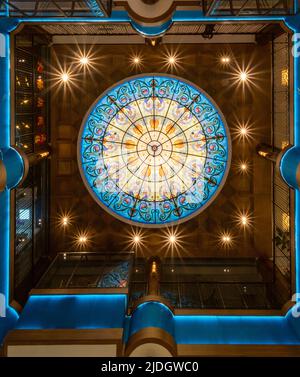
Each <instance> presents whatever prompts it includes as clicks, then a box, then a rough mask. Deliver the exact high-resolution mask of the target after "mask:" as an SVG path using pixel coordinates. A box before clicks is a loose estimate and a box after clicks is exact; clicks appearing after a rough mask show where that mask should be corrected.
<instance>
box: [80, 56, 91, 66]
mask: <svg viewBox="0 0 300 377" xmlns="http://www.w3.org/2000/svg"><path fill="white" fill-rule="evenodd" d="M79 62H80V64H81V65H88V64H89V62H90V61H89V58H88V57H87V56H82V57H81V58H80V60H79Z"/></svg>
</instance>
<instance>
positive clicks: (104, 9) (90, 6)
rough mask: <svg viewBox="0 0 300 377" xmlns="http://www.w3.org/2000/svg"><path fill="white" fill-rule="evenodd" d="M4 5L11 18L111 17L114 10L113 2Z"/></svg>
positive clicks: (10, 0)
mask: <svg viewBox="0 0 300 377" xmlns="http://www.w3.org/2000/svg"><path fill="white" fill-rule="evenodd" d="M3 3H4V4H3V5H4V6H5V5H6V6H8V8H9V15H10V17H41V16H44V17H49V16H50V17H64V18H68V17H95V16H96V17H109V16H110V14H111V9H112V0H81V1H76V0H69V1H62V0H56V1H55V0H46V1H43V0H32V1H26V3H27V6H26V4H22V1H20V0H19V1H18V0H3ZM24 3H25V1H24ZM65 3H67V5H66V4H65ZM0 16H1V8H0Z"/></svg>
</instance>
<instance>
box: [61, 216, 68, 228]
mask: <svg viewBox="0 0 300 377" xmlns="http://www.w3.org/2000/svg"><path fill="white" fill-rule="evenodd" d="M61 224H62V226H67V225H68V224H69V218H68V217H67V216H64V217H63V218H62V220H61Z"/></svg>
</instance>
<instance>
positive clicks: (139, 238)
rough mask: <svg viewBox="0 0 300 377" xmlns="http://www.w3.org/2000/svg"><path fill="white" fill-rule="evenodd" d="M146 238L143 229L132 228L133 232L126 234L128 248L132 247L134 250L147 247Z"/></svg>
mask: <svg viewBox="0 0 300 377" xmlns="http://www.w3.org/2000/svg"><path fill="white" fill-rule="evenodd" d="M144 241H145V237H144V234H143V232H142V231H141V229H135V228H131V231H130V232H128V233H127V234H126V241H125V243H126V246H127V247H128V246H129V247H132V248H133V249H134V250H138V249H141V248H142V247H143V246H145V242H144Z"/></svg>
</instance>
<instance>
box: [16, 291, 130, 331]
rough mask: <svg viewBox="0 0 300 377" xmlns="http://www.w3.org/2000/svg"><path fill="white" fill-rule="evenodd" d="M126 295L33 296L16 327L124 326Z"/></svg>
mask: <svg viewBox="0 0 300 377" xmlns="http://www.w3.org/2000/svg"><path fill="white" fill-rule="evenodd" d="M126 306H127V296H126V295H121V294H115V295H101V294H99V295H95V294H91V295H51V296H49V295H39V296H30V297H29V299H28V301H27V303H26V305H25V307H24V309H23V311H22V313H21V316H20V319H19V321H18V323H17V326H16V329H19V330H21V329H22V330H25V329H36V330H37V329H55V328H56V329H96V328H98V329H100V328H123V322H124V317H125V314H126Z"/></svg>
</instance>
